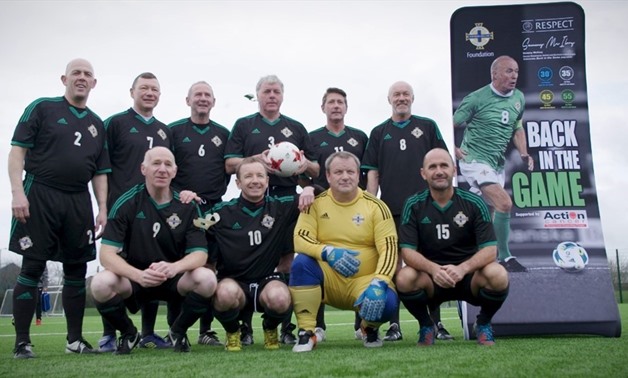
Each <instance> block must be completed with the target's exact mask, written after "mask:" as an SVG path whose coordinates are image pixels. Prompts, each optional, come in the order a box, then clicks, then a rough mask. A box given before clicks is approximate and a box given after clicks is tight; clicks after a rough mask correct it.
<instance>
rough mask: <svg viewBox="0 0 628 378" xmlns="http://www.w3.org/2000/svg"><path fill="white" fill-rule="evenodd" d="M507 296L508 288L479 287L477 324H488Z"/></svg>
mask: <svg viewBox="0 0 628 378" xmlns="http://www.w3.org/2000/svg"><path fill="white" fill-rule="evenodd" d="M506 297H508V288H506V290H502V291H494V290H488V289H480V290H479V292H478V298H479V300H480V313H479V314H478V317H477V322H478V324H488V323H490V322H491V319H493V316H495V313H497V311H498V310H499V309H500V308H501V307H502V305H503V304H504V301H505V300H506Z"/></svg>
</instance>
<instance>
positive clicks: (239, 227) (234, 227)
mask: <svg viewBox="0 0 628 378" xmlns="http://www.w3.org/2000/svg"><path fill="white" fill-rule="evenodd" d="M231 229H232V230H241V229H242V226H240V223H238V222H235V223H234V224H233V226H231Z"/></svg>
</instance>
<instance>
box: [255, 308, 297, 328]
mask: <svg viewBox="0 0 628 378" xmlns="http://www.w3.org/2000/svg"><path fill="white" fill-rule="evenodd" d="M287 314H292V307H290V308H289V309H288V310H287V311H286V312H283V313H278V312H275V311H272V310H268V309H266V310H265V311H264V314H263V315H262V318H263V319H264V320H263V322H262V328H263V329H275V328H277V326H278V325H279V323H281V321H282V320H283V319H285V318H286V316H287Z"/></svg>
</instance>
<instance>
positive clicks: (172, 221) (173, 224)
mask: <svg viewBox="0 0 628 378" xmlns="http://www.w3.org/2000/svg"><path fill="white" fill-rule="evenodd" d="M166 222H167V223H168V226H170V228H172V229H173V230H174V229H175V228H177V227H178V226H179V225H180V224H181V218H179V216H178V215H177V213H173V214H172V215H171V216H169V217H168V219H166Z"/></svg>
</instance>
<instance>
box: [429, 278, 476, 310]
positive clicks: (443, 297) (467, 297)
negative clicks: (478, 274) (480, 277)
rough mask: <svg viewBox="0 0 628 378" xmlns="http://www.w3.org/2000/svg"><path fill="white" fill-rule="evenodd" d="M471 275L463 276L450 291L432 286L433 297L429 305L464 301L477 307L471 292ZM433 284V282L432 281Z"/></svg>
mask: <svg viewBox="0 0 628 378" xmlns="http://www.w3.org/2000/svg"><path fill="white" fill-rule="evenodd" d="M473 274H475V273H471V274H467V275H465V276H464V277H463V278H462V280H461V281H460V282H458V283H457V284H456V286H454V287H453V288H451V289H444V288H442V287H440V286H438V285H436V284H434V296H433V297H432V298H430V300H429V303H430V304H433V305H440V304H441V303H443V302H447V301H454V300H459V301H466V302H468V303H470V304H472V305H474V306H479V305H480V304H479V303H478V297H476V296H474V295H473V293H472V292H471V279H472V278H473ZM432 282H433V281H432Z"/></svg>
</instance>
